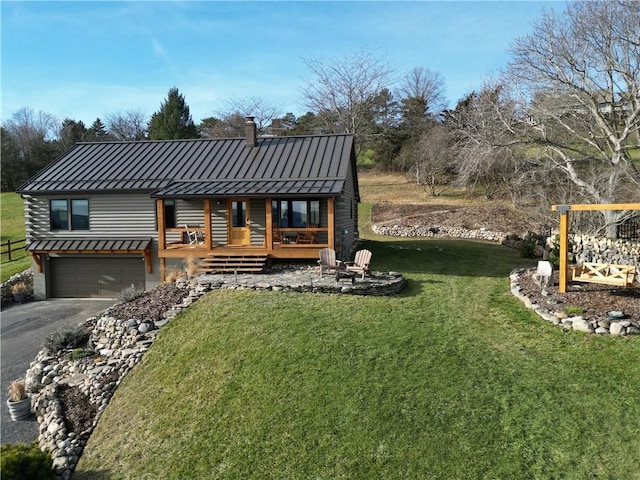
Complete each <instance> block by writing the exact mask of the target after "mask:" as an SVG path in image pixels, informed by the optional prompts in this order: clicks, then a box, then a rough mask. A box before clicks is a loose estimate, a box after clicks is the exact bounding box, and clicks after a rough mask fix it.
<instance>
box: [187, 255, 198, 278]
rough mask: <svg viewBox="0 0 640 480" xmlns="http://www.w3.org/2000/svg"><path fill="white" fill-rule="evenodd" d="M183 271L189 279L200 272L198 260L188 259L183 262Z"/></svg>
mask: <svg viewBox="0 0 640 480" xmlns="http://www.w3.org/2000/svg"><path fill="white" fill-rule="evenodd" d="M184 270H185V272H186V273H187V277H189V278H191V277H193V276H194V275H196V274H197V273H198V272H199V271H200V260H198V259H197V258H195V257H189V258H187V259H186V260H185V262H184Z"/></svg>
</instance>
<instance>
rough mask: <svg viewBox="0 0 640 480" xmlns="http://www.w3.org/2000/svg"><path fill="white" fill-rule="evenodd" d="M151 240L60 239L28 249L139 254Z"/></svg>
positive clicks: (147, 246) (40, 241)
mask: <svg viewBox="0 0 640 480" xmlns="http://www.w3.org/2000/svg"><path fill="white" fill-rule="evenodd" d="M150 245H151V239H150V238H137V239H128V238H125V239H113V238H111V239H95V238H94V239H79V238H58V239H51V240H36V241H34V242H31V243H30V244H29V247H28V248H27V250H28V251H30V252H54V251H55V252H80V251H83V252H85V251H91V252H95V251H109V252H139V251H143V250H146V249H148V248H149V246H150Z"/></svg>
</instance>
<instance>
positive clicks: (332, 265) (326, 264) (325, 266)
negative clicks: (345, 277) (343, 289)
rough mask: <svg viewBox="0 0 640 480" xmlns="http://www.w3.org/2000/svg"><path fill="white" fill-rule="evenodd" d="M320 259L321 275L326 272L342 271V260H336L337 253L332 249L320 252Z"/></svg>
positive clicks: (324, 249)
mask: <svg viewBox="0 0 640 480" xmlns="http://www.w3.org/2000/svg"><path fill="white" fill-rule="evenodd" d="M319 255H320V259H319V260H318V266H319V268H320V275H322V274H323V273H325V272H328V273H333V272H337V271H338V270H340V264H341V263H342V262H340V260H336V251H335V250H334V249H332V248H323V249H322V250H320V252H319Z"/></svg>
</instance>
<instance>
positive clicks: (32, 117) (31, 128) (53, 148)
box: [2, 108, 60, 188]
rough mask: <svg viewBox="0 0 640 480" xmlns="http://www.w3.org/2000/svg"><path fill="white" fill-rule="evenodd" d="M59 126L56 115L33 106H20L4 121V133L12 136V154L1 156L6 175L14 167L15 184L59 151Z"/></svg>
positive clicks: (50, 159)
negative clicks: (35, 108)
mask: <svg viewBox="0 0 640 480" xmlns="http://www.w3.org/2000/svg"><path fill="white" fill-rule="evenodd" d="M57 127H58V120H57V119H56V117H54V116H53V115H51V114H50V113H46V112H43V111H38V112H35V111H34V110H32V109H31V108H21V109H19V110H18V111H16V112H15V113H14V114H13V115H12V116H11V119H10V120H8V121H7V122H6V123H5V125H4V127H3V133H4V134H6V135H9V136H10V137H11V155H10V157H9V158H7V159H5V158H3V159H2V170H3V176H4V175H5V172H6V171H7V170H9V169H10V170H11V176H12V187H13V188H15V187H16V186H17V185H19V183H21V182H23V181H25V180H26V179H27V178H29V177H30V176H31V175H34V174H35V173H36V172H37V171H38V170H40V169H41V168H42V167H44V166H45V165H47V164H48V163H49V162H50V161H52V160H53V159H54V158H55V157H56V156H57V155H58V154H59V153H60V152H59V146H58V145H57V143H56V140H57V139H56V136H57ZM3 143H4V142H3ZM5 153H7V152H5ZM3 183H4V182H3Z"/></svg>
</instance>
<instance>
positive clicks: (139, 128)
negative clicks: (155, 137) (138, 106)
mask: <svg viewBox="0 0 640 480" xmlns="http://www.w3.org/2000/svg"><path fill="white" fill-rule="evenodd" d="M148 123H149V121H148V119H147V118H146V116H145V115H144V113H142V112H141V111H140V110H129V111H126V112H124V113H113V114H111V115H108V116H107V130H108V131H109V134H111V135H112V136H113V137H114V138H115V139H117V140H123V141H127V140H144V139H145V137H146V134H147V124H148Z"/></svg>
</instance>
